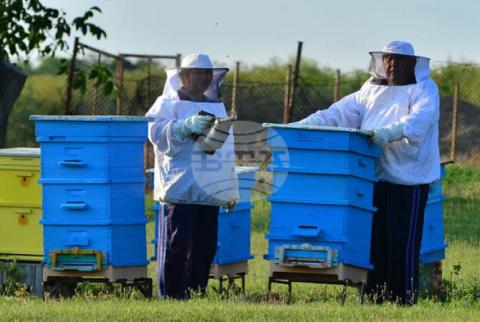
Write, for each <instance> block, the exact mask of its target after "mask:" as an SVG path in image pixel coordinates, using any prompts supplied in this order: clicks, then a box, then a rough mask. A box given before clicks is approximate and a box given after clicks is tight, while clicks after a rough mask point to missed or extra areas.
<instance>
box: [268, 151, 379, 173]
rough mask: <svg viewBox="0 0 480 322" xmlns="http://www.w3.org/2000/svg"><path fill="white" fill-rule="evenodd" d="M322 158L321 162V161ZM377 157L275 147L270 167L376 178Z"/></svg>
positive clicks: (345, 152) (344, 152)
mask: <svg viewBox="0 0 480 322" xmlns="http://www.w3.org/2000/svg"><path fill="white" fill-rule="evenodd" d="M319 160H321V162H319ZM375 165H376V158H374V157H370V156H366V155H362V154H357V153H352V152H348V151H336V150H307V149H293V148H289V149H275V150H273V151H272V162H271V163H270V169H272V170H273V171H276V170H275V169H279V168H280V169H282V168H283V169H288V172H311V173H338V174H350V175H354V176H357V177H360V178H365V179H368V180H373V181H374V180H376V177H375Z"/></svg>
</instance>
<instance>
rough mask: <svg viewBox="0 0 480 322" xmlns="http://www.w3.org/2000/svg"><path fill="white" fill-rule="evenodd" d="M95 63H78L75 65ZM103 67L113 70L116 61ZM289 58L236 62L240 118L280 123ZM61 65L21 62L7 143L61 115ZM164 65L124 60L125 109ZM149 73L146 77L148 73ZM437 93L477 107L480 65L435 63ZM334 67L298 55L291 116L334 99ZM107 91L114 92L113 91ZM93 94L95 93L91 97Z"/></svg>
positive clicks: (135, 107) (346, 86) (108, 105)
mask: <svg viewBox="0 0 480 322" xmlns="http://www.w3.org/2000/svg"><path fill="white" fill-rule="evenodd" d="M93 63H94V62H89V61H79V63H78V64H77V66H80V67H81V66H86V65H91V64H93ZM108 64H109V65H107V67H108V68H109V69H111V71H112V72H114V71H115V62H114V61H112V62H109V63H108ZM287 65H288V62H279V61H278V60H275V59H273V60H272V61H270V62H269V63H268V64H265V65H252V66H246V65H240V74H239V83H238V87H237V110H238V114H239V116H240V118H241V119H245V120H252V121H258V122H281V121H282V116H283V107H284V96H285V83H286V78H287ZM60 66H61V62H60V60H59V59H53V58H48V59H44V60H42V61H41V62H40V64H38V66H36V67H32V66H26V65H23V66H20V67H21V68H22V69H23V70H24V71H26V72H27V73H28V74H29V78H28V79H27V82H26V84H25V87H24V89H23V91H22V94H21V96H20V98H19V99H18V101H17V103H16V104H15V107H14V110H13V112H12V114H11V115H10V119H9V125H8V133H7V146H9V147H14V146H35V145H36V144H35V141H34V124H33V122H31V121H30V120H29V116H30V115H31V114H52V115H53V114H64V96H65V89H66V77H65V75H57V73H58V70H59V68H60ZM163 70H164V66H162V65H160V64H155V63H154V64H153V65H151V66H150V69H149V72H147V61H146V60H138V61H133V62H132V61H129V62H127V63H126V64H125V74H124V87H123V89H122V95H121V97H122V102H123V105H124V106H125V109H124V110H123V111H125V112H124V113H128V114H136V115H142V114H143V113H145V111H146V109H147V108H148V107H149V106H150V105H151V104H152V103H153V101H154V100H155V98H156V97H157V96H159V95H161V91H162V88H163V83H164V81H165V73H164V72H163ZM147 74H148V75H150V77H148V75H147ZM432 76H433V78H434V79H435V80H436V81H437V83H438V85H439V88H440V92H441V95H442V96H444V97H451V96H452V94H453V91H454V86H455V84H459V88H460V97H461V100H462V101H466V102H469V103H470V104H472V105H473V106H479V105H480V90H478V89H479V88H480V67H479V66H478V65H475V64H463V63H462V64H457V63H446V64H444V65H441V66H436V67H435V68H434V69H433V72H432ZM367 78H368V72H367V71H366V70H357V71H353V72H349V73H346V74H341V77H340V87H339V89H340V97H342V96H345V95H347V94H349V93H352V92H354V91H356V90H358V89H359V88H360V86H361V85H362V84H363V82H364V81H365V80H366V79H367ZM335 79H336V70H335V69H333V68H328V67H322V66H319V65H318V64H317V63H316V62H315V61H313V60H310V59H303V60H302V66H301V70H300V77H299V80H298V87H297V90H296V92H295V109H294V111H293V116H292V120H296V119H299V118H301V117H303V116H305V115H307V114H309V113H311V112H313V111H315V110H317V109H320V108H326V107H328V106H329V105H330V104H331V103H332V102H333V97H334V94H333V93H334V91H335ZM232 83H233V72H230V73H229V74H227V77H226V79H225V82H224V86H223V89H222V94H223V97H224V100H225V103H226V105H227V107H229V106H230V105H231V96H232ZM89 86H91V88H89V90H87V93H86V94H85V95H84V96H83V97H82V96H81V95H80V94H79V93H75V94H74V95H75V96H74V98H75V99H74V103H75V104H76V107H77V110H78V111H79V113H85V114H87V113H88V114H90V113H91V111H92V109H91V107H89V105H91V104H93V102H95V104H96V105H98V106H96V107H95V109H94V111H95V113H96V114H113V113H112V112H113V111H115V106H114V104H115V102H116V99H115V97H110V98H102V97H101V94H98V93H97V92H95V91H93V89H92V88H93V85H92V84H90V85H89ZM112 95H119V93H118V92H117V93H114V94H112ZM93 96H94V97H93ZM87 111H88V112H87Z"/></svg>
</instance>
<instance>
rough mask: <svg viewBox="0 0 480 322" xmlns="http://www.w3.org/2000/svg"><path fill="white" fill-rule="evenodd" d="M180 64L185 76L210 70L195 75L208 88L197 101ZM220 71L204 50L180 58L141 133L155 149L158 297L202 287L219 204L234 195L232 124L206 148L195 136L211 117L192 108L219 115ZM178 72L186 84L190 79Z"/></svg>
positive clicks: (213, 245) (222, 112) (214, 244)
mask: <svg viewBox="0 0 480 322" xmlns="http://www.w3.org/2000/svg"><path fill="white" fill-rule="evenodd" d="M182 69H185V72H188V75H193V74H195V73H194V72H199V73H200V72H201V73H206V71H208V73H210V71H211V82H210V84H209V85H208V84H207V83H204V81H205V79H203V80H202V79H200V80H199V79H198V78H197V79H196V82H197V84H198V83H201V84H202V86H204V85H205V84H207V86H208V88H207V89H206V90H205V91H204V92H203V100H202V101H200V102H199V101H198V100H201V97H202V95H199V96H200V98H198V97H196V98H195V99H193V97H192V96H191V92H190V93H189V92H188V89H187V87H182V83H181V78H180V76H179V73H180V72H181V70H182ZM187 69H190V71H187ZM227 71H228V69H226V68H215V67H213V63H212V62H211V60H210V57H208V55H206V54H191V55H188V56H186V57H185V58H184V59H183V60H182V65H181V67H180V68H179V69H174V70H167V80H166V84H165V88H164V90H163V94H162V96H160V97H159V98H158V99H157V100H156V102H155V103H154V104H153V106H152V107H151V109H150V110H149V111H148V113H147V114H146V115H147V116H150V117H153V118H154V121H153V122H150V123H149V132H148V135H149V139H150V141H151V142H152V144H153V146H154V149H155V171H154V176H155V179H154V180H155V182H154V186H155V189H154V197H155V200H157V201H160V205H161V206H160V211H159V216H158V240H157V242H158V249H157V286H158V294H159V296H160V297H169V298H177V299H186V298H188V297H189V296H191V292H196V291H200V292H205V289H206V287H207V284H208V278H209V272H210V267H211V263H212V260H213V258H214V256H215V252H216V249H217V234H218V213H219V207H220V206H224V207H227V208H229V207H232V204H233V203H235V202H236V201H237V200H238V199H239V192H238V180H237V176H236V173H235V171H234V166H235V153H234V141H233V135H232V130H230V135H228V137H227V138H226V141H225V142H224V144H223V145H222V146H221V147H220V148H219V149H217V150H215V152H214V153H213V154H207V153H205V152H203V151H202V150H201V148H200V145H199V143H198V141H197V140H198V136H199V135H202V133H204V131H205V130H207V129H208V126H209V122H210V120H212V118H211V117H209V116H205V115H199V113H201V112H204V113H209V114H213V115H214V116H215V117H225V116H226V115H227V113H226V111H225V106H224V105H223V103H221V102H220V100H219V95H218V94H219V93H218V89H219V86H220V84H221V83H222V81H223V78H224V76H225V73H226V72H227ZM185 77H187V78H186V79H185V78H184V79H185V81H186V82H191V81H192V79H191V78H190V76H185ZM190 84H192V83H190ZM183 85H185V84H183ZM202 91H203V88H202ZM196 94H198V93H196ZM200 94H201V93H200ZM210 152H212V151H210Z"/></svg>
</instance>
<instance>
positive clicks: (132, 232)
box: [43, 224, 148, 267]
mask: <svg viewBox="0 0 480 322" xmlns="http://www.w3.org/2000/svg"><path fill="white" fill-rule="evenodd" d="M43 237H44V261H45V263H47V264H50V263H51V262H50V256H49V252H51V251H59V250H70V249H72V248H80V249H82V250H95V251H101V252H102V253H104V254H106V256H107V264H108V265H112V266H119V267H121V266H144V265H146V264H147V263H148V261H147V259H146V257H147V255H146V254H147V253H146V233H145V224H137V225H106V226H80V225H78V226H62V225H44V227H43Z"/></svg>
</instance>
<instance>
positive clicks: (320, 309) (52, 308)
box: [0, 167, 480, 321]
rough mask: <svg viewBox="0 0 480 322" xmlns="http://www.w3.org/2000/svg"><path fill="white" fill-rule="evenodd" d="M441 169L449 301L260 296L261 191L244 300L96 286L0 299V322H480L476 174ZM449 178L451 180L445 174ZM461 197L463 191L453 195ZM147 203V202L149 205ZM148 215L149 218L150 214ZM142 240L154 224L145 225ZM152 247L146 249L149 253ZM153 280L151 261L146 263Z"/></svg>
mask: <svg viewBox="0 0 480 322" xmlns="http://www.w3.org/2000/svg"><path fill="white" fill-rule="evenodd" d="M450 169H451V168H450V167H449V168H447V177H446V178H445V181H444V182H445V186H444V191H445V193H446V194H447V197H448V199H447V200H446V202H445V237H446V240H447V243H448V248H447V250H446V253H447V255H446V260H445V261H444V263H443V277H444V282H445V284H446V286H447V287H448V294H449V299H448V300H447V301H446V302H444V303H441V302H439V301H438V300H435V299H428V298H422V299H421V300H420V301H419V303H418V304H417V305H416V306H414V307H411V308H403V307H398V306H395V305H392V304H384V305H372V304H366V305H361V304H360V303H359V297H358V292H357V290H356V289H354V288H349V289H348V294H347V301H346V303H345V305H343V306H342V305H341V301H340V295H341V291H342V289H341V287H339V286H332V285H322V284H300V283H296V284H294V285H293V296H294V297H293V300H292V302H291V303H290V304H287V288H286V286H285V285H280V284H274V286H273V293H274V296H272V297H268V296H267V289H266V288H267V276H268V262H267V261H265V260H263V254H265V253H266V247H267V242H266V240H265V238H264V234H265V232H266V230H267V227H268V213H269V207H270V205H269V203H268V202H267V201H266V200H265V198H264V195H263V194H262V193H260V192H257V193H256V194H255V198H254V202H255V205H256V207H255V208H254V210H253V212H252V253H253V255H254V256H255V259H253V260H252V261H250V262H249V272H248V275H247V278H246V285H247V287H246V294H245V295H241V294H238V293H231V294H228V296H226V294H217V293H216V292H215V291H214V288H217V287H218V281H215V280H211V281H210V286H211V287H210V289H209V292H208V297H207V298H195V299H193V300H190V301H187V302H178V301H170V300H167V301H165V300H158V299H154V300H144V299H143V298H142V297H141V296H140V295H139V294H137V293H134V294H133V295H131V296H130V297H127V298H126V297H125V296H123V295H121V294H120V295H119V294H117V295H113V294H109V293H106V292H105V291H104V290H103V289H102V288H97V289H95V288H88V287H84V288H83V293H82V294H80V295H77V296H76V297H75V298H73V299H71V300H47V301H42V300H40V299H36V298H30V297H22V296H17V297H0V320H55V319H58V320H110V321H121V320H126V321H131V320H135V321H137V320H166V321H184V320H199V321H224V320H250V321H251V320H255V321H257V320H259V321H266V320H282V321H283V320H291V321H322V320H323V321H331V320H362V321H363V320H371V321H385V320H399V321H425V320H434V321H438V320H445V321H478V320H480V191H479V190H480V189H479V188H478V187H479V186H478V185H477V182H478V181H477V180H476V179H475V180H473V181H472V179H471V177H472V176H476V175H478V173H477V172H476V171H477V170H478V169H475V170H473V172H472V169H466V170H465V169H462V168H452V169H453V170H450ZM452 173H453V174H454V176H452ZM460 192H462V193H460ZM151 202H152V201H151V198H148V200H147V204H148V206H150V205H151ZM150 216H151V215H150ZM147 231H148V235H149V239H151V238H152V236H153V223H149V224H148V226H147ZM152 251H153V246H152V244H149V245H148V252H149V254H152ZM149 276H151V277H153V278H154V277H155V263H151V264H150V265H149Z"/></svg>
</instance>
